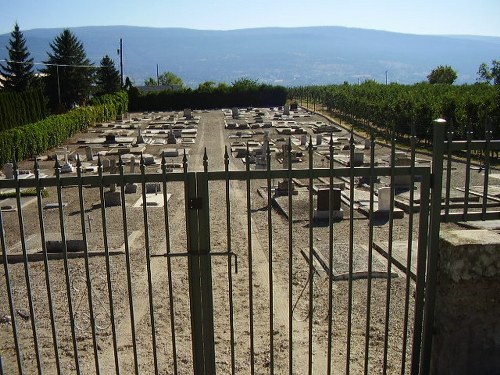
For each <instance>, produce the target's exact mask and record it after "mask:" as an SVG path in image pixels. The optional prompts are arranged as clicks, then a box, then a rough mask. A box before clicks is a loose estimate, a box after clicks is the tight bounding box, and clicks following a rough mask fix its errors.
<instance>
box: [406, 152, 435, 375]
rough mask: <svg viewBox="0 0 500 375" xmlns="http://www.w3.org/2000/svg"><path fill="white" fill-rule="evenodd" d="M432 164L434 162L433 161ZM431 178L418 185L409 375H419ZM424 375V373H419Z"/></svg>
mask: <svg viewBox="0 0 500 375" xmlns="http://www.w3.org/2000/svg"><path fill="white" fill-rule="evenodd" d="M433 164H434V161H433ZM430 177H431V176H422V182H421V183H420V214H419V219H418V248H417V275H416V276H417V280H416V285H415V304H414V306H415V309H414V311H415V313H414V314H415V317H414V325H413V343H412V354H411V374H419V369H420V363H421V362H420V359H421V357H420V354H421V346H422V327H423V318H424V317H423V315H424V298H425V277H426V275H425V273H426V267H427V263H426V262H427V249H428V246H427V244H428V236H429V195H430V194H429V193H430V185H431V181H430ZM421 373H422V374H425V373H424V372H421Z"/></svg>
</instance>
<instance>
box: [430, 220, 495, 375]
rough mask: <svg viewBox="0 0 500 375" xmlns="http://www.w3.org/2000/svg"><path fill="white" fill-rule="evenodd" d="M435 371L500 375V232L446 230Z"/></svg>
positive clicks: (438, 293) (439, 284)
mask: <svg viewBox="0 0 500 375" xmlns="http://www.w3.org/2000/svg"><path fill="white" fill-rule="evenodd" d="M437 277H438V279H437V291H436V310H435V325H434V327H435V330H434V337H433V347H432V363H431V368H432V373H433V374H500V235H499V234H497V233H494V232H491V231H487V230H453V231H443V232H441V241H440V254H439V266H438V275H437Z"/></svg>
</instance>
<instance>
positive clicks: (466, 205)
mask: <svg viewBox="0 0 500 375" xmlns="http://www.w3.org/2000/svg"><path fill="white" fill-rule="evenodd" d="M470 121H471V120H470V119H469V121H467V130H466V132H467V150H466V164H465V191H464V195H465V196H464V210H463V220H464V221H467V213H468V210H469V188H470V166H471V142H472V134H473V133H472V130H471V123H470Z"/></svg>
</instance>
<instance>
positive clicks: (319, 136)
mask: <svg viewBox="0 0 500 375" xmlns="http://www.w3.org/2000/svg"><path fill="white" fill-rule="evenodd" d="M322 142H323V136H322V135H321V134H317V135H316V145H317V146H320V145H321V143H322Z"/></svg>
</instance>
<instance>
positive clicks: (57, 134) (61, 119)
mask: <svg viewBox="0 0 500 375" xmlns="http://www.w3.org/2000/svg"><path fill="white" fill-rule="evenodd" d="M91 103H92V104H94V105H91V106H87V107H79V108H75V109H73V110H71V111H69V112H67V113H65V114H62V115H52V116H49V117H47V118H45V119H44V120H41V121H38V122H35V123H32V124H28V125H23V126H18V127H15V128H12V129H8V130H5V131H2V132H0V165H2V166H3V165H4V164H5V163H8V162H12V161H13V160H24V159H27V158H30V157H35V156H37V155H39V154H41V153H43V152H45V151H47V150H49V149H51V148H53V147H57V146H60V145H62V144H63V143H64V142H65V141H66V140H67V139H68V138H70V137H72V136H73V135H74V134H76V133H78V132H81V131H84V130H86V129H87V128H88V127H89V126H91V125H94V124H96V123H98V122H102V121H108V120H111V119H115V118H116V116H117V115H120V114H122V113H124V112H126V111H127V107H128V96H127V94H126V93H125V92H120V93H117V94H115V95H105V96H104V97H100V98H95V99H93V100H92V101H91Z"/></svg>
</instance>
